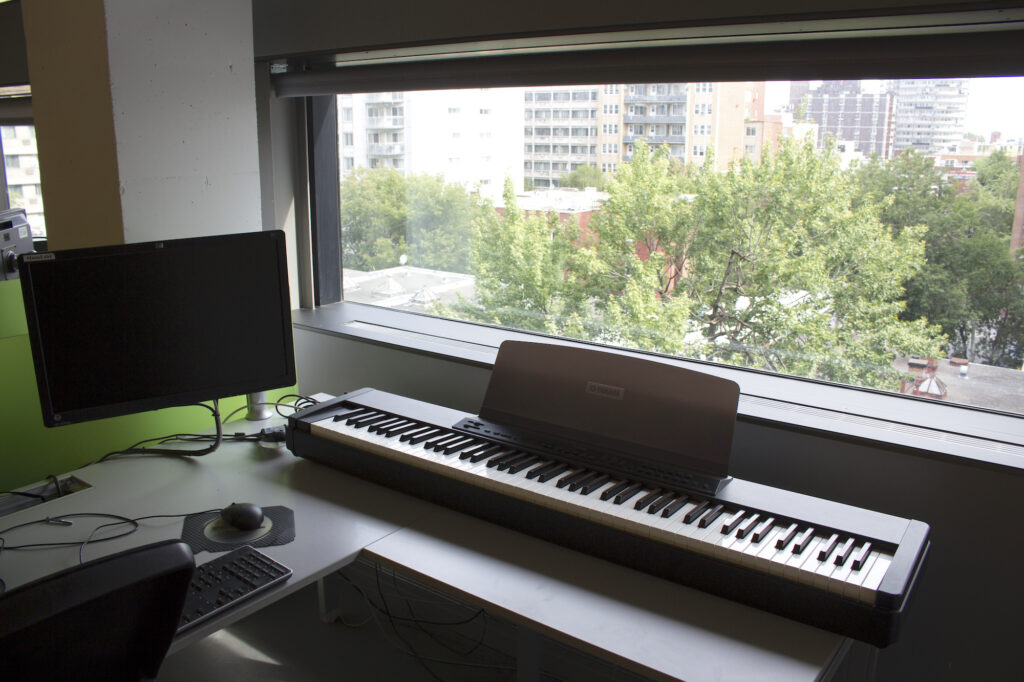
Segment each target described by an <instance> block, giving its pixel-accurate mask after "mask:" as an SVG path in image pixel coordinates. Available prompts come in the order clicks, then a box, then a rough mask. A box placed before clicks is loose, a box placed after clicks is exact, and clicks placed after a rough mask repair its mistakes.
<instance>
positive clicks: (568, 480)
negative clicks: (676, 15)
mask: <svg viewBox="0 0 1024 682" xmlns="http://www.w3.org/2000/svg"><path fill="white" fill-rule="evenodd" d="M592 473H594V472H592V471H591V470H590V469H580V470H579V471H574V472H572V473H569V474H566V475H565V476H563V477H562V478H560V479H558V483H556V484H555V485H557V486H558V487H559V488H564V487H566V486H567V485H572V484H573V483H575V482H576V481H578V480H580V479H582V478H589V477H590V475H591V474H592Z"/></svg>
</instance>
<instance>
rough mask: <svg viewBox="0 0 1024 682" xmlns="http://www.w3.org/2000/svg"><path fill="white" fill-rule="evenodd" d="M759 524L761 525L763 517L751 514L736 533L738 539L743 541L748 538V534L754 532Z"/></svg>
mask: <svg viewBox="0 0 1024 682" xmlns="http://www.w3.org/2000/svg"><path fill="white" fill-rule="evenodd" d="M759 523H761V515H760V514H751V516H750V517H748V518H747V519H745V520H744V521H743V524H742V525H741V526H740V529H739V530H737V531H736V537H737V538H739V539H740V540H743V539H744V538H746V537H747V534H748V533H750V532H751V531H752V530H754V528H755V527H756V526H757V524H759Z"/></svg>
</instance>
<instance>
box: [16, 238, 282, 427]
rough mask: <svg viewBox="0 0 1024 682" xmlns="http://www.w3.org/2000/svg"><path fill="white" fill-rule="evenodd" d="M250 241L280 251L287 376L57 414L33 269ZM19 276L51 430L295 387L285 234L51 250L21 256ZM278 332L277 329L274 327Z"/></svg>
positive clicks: (41, 399)
mask: <svg viewBox="0 0 1024 682" xmlns="http://www.w3.org/2000/svg"><path fill="white" fill-rule="evenodd" d="M250 239H254V240H255V239H266V240H270V241H273V242H274V243H275V245H276V252H277V273H276V276H277V286H278V291H279V293H280V300H281V307H280V321H281V323H282V326H281V329H282V332H284V330H285V328H287V333H284V334H283V341H284V352H285V353H286V354H287V361H286V367H285V372H284V373H283V374H272V375H267V376H260V377H258V378H255V379H253V380H246V381H241V382H235V383H228V384H221V385H217V386H212V385H211V386H205V387H202V388H197V389H194V390H189V391H181V392H176V393H169V394H164V395H159V396H152V397H147V398H139V399H134V400H129V401H123V402H116V403H107V404H103V405H97V406H90V407H83V408H78V409H72V410H67V411H61V412H55V411H54V409H53V408H54V406H53V400H52V394H51V388H50V383H49V378H48V374H47V358H46V357H45V350H44V348H43V344H42V341H43V340H42V339H41V330H40V327H39V318H38V314H37V301H36V295H35V289H34V288H33V285H34V281H33V280H34V277H33V273H34V268H35V267H36V266H38V265H39V264H42V263H52V262H54V261H67V260H72V259H87V258H92V259H96V258H109V257H112V256H122V255H131V254H133V253H148V252H151V251H155V250H157V249H163V250H170V249H188V250H194V249H201V248H203V246H204V245H205V244H209V243H211V242H212V241H214V240H216V241H228V242H230V241H232V240H237V241H239V243H241V242H244V241H246V240H250ZM19 270H20V272H21V288H22V296H23V300H24V304H25V318H26V323H27V326H28V336H29V345H30V346H31V350H32V361H33V365H34V368H35V375H36V385H37V387H38V391H39V406H40V409H41V411H42V417H43V424H44V425H45V426H47V427H57V426H66V425H69V424H78V423H82V422H87V421H95V420H98V419H107V418H110V417H119V416H124V415H129V414H137V413H141V412H149V411H152V410H159V409H164V408H168V407H180V406H183V405H193V404H196V403H200V402H204V401H212V400H219V399H222V398H229V397H234V396H240V395H245V394H248V393H256V392H260V391H268V390H273V389H276V388H283V387H290V386H294V385H295V383H296V372H295V353H294V341H293V338H292V337H293V335H292V326H291V298H290V293H289V284H288V260H287V254H286V242H285V234H284V232H283V231H281V230H264V231H259V232H240V233H233V234H224V235H213V236H204V237H187V238H181V239H165V240H157V241H151V242H135V243H131V244H119V245H114V246H98V247H88V248H78V249H67V250H61V251H49V252H46V253H38V254H23V255H22V256H20V257H19ZM275 328H277V326H276V325H275Z"/></svg>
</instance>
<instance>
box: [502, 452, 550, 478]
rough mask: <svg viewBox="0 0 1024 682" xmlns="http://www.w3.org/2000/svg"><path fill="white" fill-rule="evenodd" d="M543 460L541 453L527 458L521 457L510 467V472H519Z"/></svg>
mask: <svg viewBox="0 0 1024 682" xmlns="http://www.w3.org/2000/svg"><path fill="white" fill-rule="evenodd" d="M540 461H542V460H541V458H540V456H539V455H530V456H529V457H527V458H526V459H521V460H519V461H518V462H516V463H515V464H513V465H512V466H510V467H509V468H508V473H510V474H518V473H519V472H520V471H522V470H523V469H526V468H529V467H532V466H533V465H534V464H536V463H537V462H540Z"/></svg>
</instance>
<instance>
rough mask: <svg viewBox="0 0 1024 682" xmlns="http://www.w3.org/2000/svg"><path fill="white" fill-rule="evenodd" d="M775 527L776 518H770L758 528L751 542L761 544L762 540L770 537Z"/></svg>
mask: <svg viewBox="0 0 1024 682" xmlns="http://www.w3.org/2000/svg"><path fill="white" fill-rule="evenodd" d="M774 527H775V517H774V516H770V517H768V519H767V520H766V521H765V522H764V523H762V524H761V525H760V526H758V527H757V529H756V530H755V531H754V536H753V537H752V538H751V541H752V542H753V543H754V544H755V545H756V544H758V543H759V542H761V540H764V538H765V536H766V535H768V533H769V532H770V531H771V529H772V528H774Z"/></svg>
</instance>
